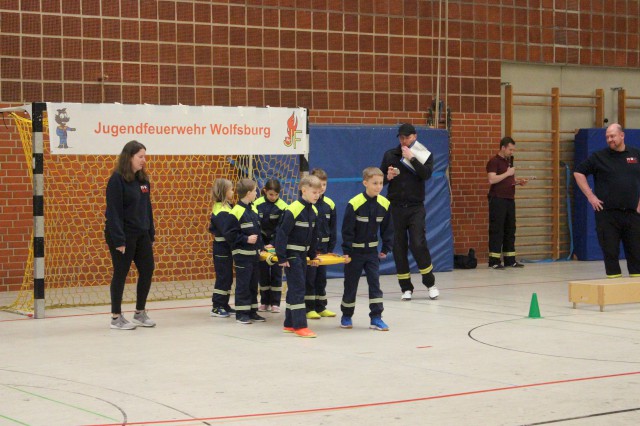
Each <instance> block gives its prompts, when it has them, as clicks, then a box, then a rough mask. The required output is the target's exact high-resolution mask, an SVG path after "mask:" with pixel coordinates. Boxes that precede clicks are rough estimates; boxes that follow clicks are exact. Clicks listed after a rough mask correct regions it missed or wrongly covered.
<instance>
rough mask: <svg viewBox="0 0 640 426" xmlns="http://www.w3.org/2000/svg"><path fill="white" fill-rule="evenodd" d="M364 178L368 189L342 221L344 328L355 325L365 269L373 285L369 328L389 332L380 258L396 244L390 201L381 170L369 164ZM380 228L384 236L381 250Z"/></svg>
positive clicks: (370, 292) (348, 205)
mask: <svg viewBox="0 0 640 426" xmlns="http://www.w3.org/2000/svg"><path fill="white" fill-rule="evenodd" d="M362 179H363V182H362V183H363V184H364V187H365V191H364V192H363V193H360V194H358V195H356V196H355V197H353V198H352V199H351V200H350V201H349V203H348V204H347V208H346V210H345V214H344V220H343V222H342V241H343V242H342V250H343V253H344V256H345V258H347V262H345V265H344V294H343V296H342V304H341V306H340V308H341V310H342V319H341V320H340V327H342V328H352V327H353V323H352V321H351V317H352V316H353V312H354V310H355V306H356V293H357V291H358V281H359V280H360V275H362V271H363V270H364V271H365V274H366V276H367V283H368V284H369V311H370V313H369V317H370V318H371V325H370V326H369V328H371V329H374V330H380V331H388V330H389V327H388V326H387V324H385V323H384V321H382V311H383V310H384V308H383V306H382V290H381V289H380V271H379V267H380V259H384V258H385V257H387V253H389V252H390V251H391V247H392V244H393V227H392V224H391V216H390V213H389V200H387V199H386V198H385V197H383V196H382V195H380V191H382V186H383V179H384V175H383V174H382V171H381V170H380V169H378V168H377V167H367V168H366V169H364V171H363V172H362ZM378 230H380V237H381V238H382V248H381V250H380V253H378V245H379V239H378ZM349 259H350V260H349Z"/></svg>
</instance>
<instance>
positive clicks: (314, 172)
mask: <svg viewBox="0 0 640 426" xmlns="http://www.w3.org/2000/svg"><path fill="white" fill-rule="evenodd" d="M309 174H310V175H311V176H316V177H317V178H318V179H320V180H321V181H324V182H326V181H327V180H328V179H329V176H328V175H327V172H325V171H324V170H323V169H313V170H311V173H309Z"/></svg>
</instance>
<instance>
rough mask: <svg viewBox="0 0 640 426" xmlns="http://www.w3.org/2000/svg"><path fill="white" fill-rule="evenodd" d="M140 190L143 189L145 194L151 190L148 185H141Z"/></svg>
mask: <svg viewBox="0 0 640 426" xmlns="http://www.w3.org/2000/svg"><path fill="white" fill-rule="evenodd" d="M140 191H142V193H143V194H146V193H147V192H149V187H148V186H147V185H140Z"/></svg>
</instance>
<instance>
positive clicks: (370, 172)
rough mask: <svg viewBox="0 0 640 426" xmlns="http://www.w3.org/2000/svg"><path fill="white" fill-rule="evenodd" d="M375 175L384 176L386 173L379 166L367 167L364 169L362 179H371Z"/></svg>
mask: <svg viewBox="0 0 640 426" xmlns="http://www.w3.org/2000/svg"><path fill="white" fill-rule="evenodd" d="M374 176H382V177H383V178H384V173H382V170H380V169H379V168H377V167H367V168H366V169H364V170H363V171H362V180H369V179H371V178H372V177H374Z"/></svg>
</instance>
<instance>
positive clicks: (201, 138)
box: [0, 103, 309, 317]
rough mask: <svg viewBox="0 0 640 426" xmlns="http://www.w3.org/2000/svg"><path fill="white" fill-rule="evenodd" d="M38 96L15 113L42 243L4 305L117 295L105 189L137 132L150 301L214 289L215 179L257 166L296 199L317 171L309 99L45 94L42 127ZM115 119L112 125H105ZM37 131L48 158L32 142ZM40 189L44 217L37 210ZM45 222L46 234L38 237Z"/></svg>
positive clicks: (33, 307) (33, 306) (130, 289)
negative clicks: (304, 102) (150, 100)
mask: <svg viewBox="0 0 640 426" xmlns="http://www.w3.org/2000/svg"><path fill="white" fill-rule="evenodd" d="M36 105H37V104H33V107H32V109H33V111H31V113H32V117H31V118H32V120H29V119H26V118H24V117H21V116H19V115H14V116H13V117H14V121H15V122H16V127H18V129H19V131H20V137H21V139H22V140H23V146H24V147H25V155H26V157H28V158H29V162H30V163H31V162H33V166H34V169H33V170H34V172H35V171H36V166H37V168H38V169H39V170H41V171H42V175H41V178H39V179H40V180H39V181H36V178H35V173H34V178H33V182H34V185H33V187H34V188H33V190H34V229H33V231H34V236H33V239H32V240H33V242H32V244H31V245H32V247H30V250H29V256H30V259H29V260H27V262H25V263H26V269H25V277H24V280H23V284H22V288H21V290H20V291H18V292H17V294H16V296H15V301H14V302H13V303H12V304H11V305H10V306H0V309H8V310H12V311H16V312H23V313H30V312H33V313H34V315H35V316H37V317H41V316H44V307H45V306H46V308H52V307H64V306H80V305H101V304H108V303H109V300H110V297H109V283H110V279H111V260H110V257H109V255H108V250H107V247H106V243H105V242H104V233H103V230H104V210H105V195H104V194H105V188H106V183H107V180H108V178H109V176H110V174H111V173H112V171H113V169H114V167H115V162H116V157H117V154H119V152H120V150H121V149H122V147H123V146H124V144H125V143H126V142H128V141H129V140H132V139H135V140H138V141H140V142H141V143H143V144H144V145H145V146H146V147H147V157H148V167H149V174H150V178H151V184H152V202H153V207H154V219H155V222H156V243H155V244H154V254H155V259H156V270H155V273H154V280H153V286H152V290H151V293H150V294H149V300H150V301H153V300H170V299H187V298H204V297H210V296H211V292H212V289H213V281H214V278H215V274H214V271H213V263H212V260H211V237H210V235H209V234H208V232H207V231H206V229H207V222H208V215H209V213H210V211H211V199H210V189H211V185H212V183H213V181H214V180H215V179H216V178H227V179H229V180H231V181H233V182H235V181H237V180H238V179H240V178H244V177H248V176H250V175H251V176H252V178H253V179H254V180H256V181H257V182H258V185H259V187H260V188H261V187H262V186H263V185H264V182H265V181H266V180H267V179H269V178H272V177H275V178H277V179H279V180H280V181H281V183H282V188H283V189H282V192H281V197H282V198H283V199H284V200H285V201H286V202H292V201H294V200H295V199H297V198H298V182H299V179H300V176H301V173H303V172H305V171H306V170H308V161H307V157H308V153H309V149H308V146H309V140H308V125H307V123H308V122H307V110H306V109H303V108H254V107H202V106H198V107H186V106H182V105H179V106H173V107H172V106H150V105H117V104H114V105H111V104H109V105H106V104H51V103H49V104H46V108H44V106H45V104H39V105H42V106H43V109H42V112H43V113H44V114H43V117H42V121H41V123H42V124H41V132H39V133H38V131H37V130H36V129H37V128H38V127H37V123H36V111H37V109H36ZM62 110H63V111H62ZM136 110H137V111H136ZM292 117H293V119H292ZM107 124H109V125H110V126H111V127H109V126H107V127H104V128H103V129H104V130H106V133H102V130H100V132H101V133H102V134H98V133H97V132H96V130H98V129H99V126H101V125H107ZM32 126H33V129H32ZM189 126H190V127H189ZM72 129H73V130H72ZM136 129H137V130H143V131H142V132H141V133H136ZM150 129H153V130H150ZM189 129H192V130H189ZM194 129H196V130H194ZM34 130H35V131H34ZM65 130H66V135H65V134H64V133H65ZM156 130H158V132H155V131H156ZM150 132H155V133H153V134H151V133H150ZM159 132H161V133H159ZM172 132H173V133H172ZM176 132H178V133H176ZM197 132H200V133H197ZM38 134H39V135H40V136H38ZM115 134H117V136H115ZM38 138H39V139H40V142H41V143H42V145H43V149H41V150H40V156H39V158H40V160H36V155H38V154H39V153H38V149H37V148H35V145H34V143H36V142H37V140H38ZM25 140H28V142H29V143H28V144H26V143H25ZM27 145H29V148H34V149H33V150H32V152H29V153H28V152H27ZM37 187H40V189H42V195H41V199H42V201H43V206H42V208H41V209H40V210H41V211H38V213H43V215H36V194H35V191H36V188H37ZM36 216H37V217H40V219H36ZM38 230H42V235H37V236H36V233H37V231H38ZM36 238H37V239H36ZM40 254H41V255H42V259H41V260H40V256H39V255H40ZM45 254H46V262H45V256H44V255H45ZM36 255H37V256H36ZM41 273H42V274H41ZM136 276H137V272H136V271H135V268H132V271H131V272H130V275H129V277H128V279H127V285H126V288H125V294H124V299H123V300H124V301H125V302H132V301H134V300H135V281H136ZM36 280H38V281H36ZM45 287H46V296H45V294H44V289H45ZM36 290H37V291H36ZM39 300H41V302H38V301H39ZM38 304H42V308H41V309H39V308H38ZM40 311H41V312H40Z"/></svg>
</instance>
